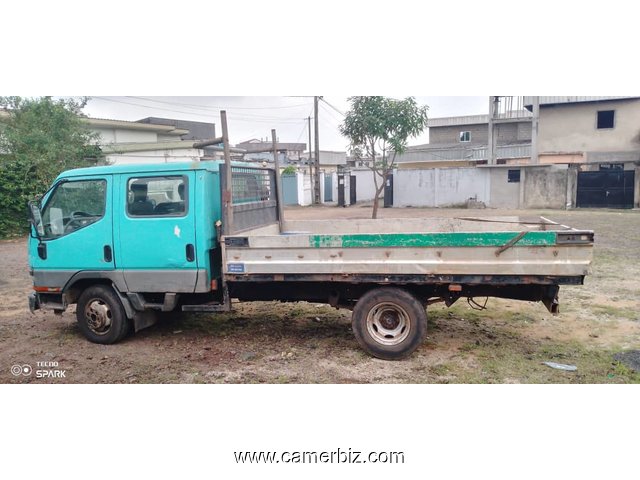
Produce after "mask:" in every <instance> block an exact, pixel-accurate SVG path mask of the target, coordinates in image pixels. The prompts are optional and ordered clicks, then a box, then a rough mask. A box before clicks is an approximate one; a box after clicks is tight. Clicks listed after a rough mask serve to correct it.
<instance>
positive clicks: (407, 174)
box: [393, 168, 490, 207]
mask: <svg viewBox="0 0 640 480" xmlns="http://www.w3.org/2000/svg"><path fill="white" fill-rule="evenodd" d="M393 180H394V182H393V200H394V202H393V203H394V206H398V207H407V206H413V207H448V206H452V205H459V204H462V203H466V202H467V200H469V198H476V199H477V200H478V201H480V202H484V203H489V196H490V189H489V186H490V185H489V172H487V171H484V170H480V169H477V168H433V169H428V170H404V169H402V170H397V171H396V172H395V174H394V177H393Z"/></svg>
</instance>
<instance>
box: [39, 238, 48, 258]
mask: <svg viewBox="0 0 640 480" xmlns="http://www.w3.org/2000/svg"><path fill="white" fill-rule="evenodd" d="M38 256H39V257H40V258H41V259H42V260H46V259H47V244H46V243H44V242H40V243H39V244H38Z"/></svg>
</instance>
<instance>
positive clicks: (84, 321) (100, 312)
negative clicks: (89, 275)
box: [76, 285, 129, 345]
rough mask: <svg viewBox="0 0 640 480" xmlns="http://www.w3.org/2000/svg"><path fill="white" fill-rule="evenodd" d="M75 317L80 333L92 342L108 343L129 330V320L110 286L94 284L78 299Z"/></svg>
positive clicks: (123, 335)
mask: <svg viewBox="0 0 640 480" xmlns="http://www.w3.org/2000/svg"><path fill="white" fill-rule="evenodd" d="M76 317H77V319H78V326H79V327H80V331H81V332H82V334H83V335H84V336H85V337H86V338H87V340H89V341H90V342H93V343H100V344H102V345H110V344H112V343H116V342H119V341H120V340H122V339H123V338H124V337H125V336H126V335H127V333H128V332H129V320H128V319H127V315H126V313H125V311H124V307H123V306H122V303H120V299H119V298H118V296H117V295H116V294H115V292H114V291H113V289H112V288H111V287H108V286H106V285H94V286H93V287H89V288H87V289H86V290H85V291H84V292H82V294H81V295H80V298H79V299H78V304H77V306H76Z"/></svg>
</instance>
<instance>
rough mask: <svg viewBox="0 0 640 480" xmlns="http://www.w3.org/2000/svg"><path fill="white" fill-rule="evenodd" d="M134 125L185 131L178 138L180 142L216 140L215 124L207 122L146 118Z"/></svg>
mask: <svg viewBox="0 0 640 480" xmlns="http://www.w3.org/2000/svg"><path fill="white" fill-rule="evenodd" d="M136 123H149V124H153V125H169V126H173V127H175V128H176V129H180V130H186V131H187V133H185V134H183V135H181V136H180V139H181V140H209V139H212V138H216V124H215V123H207V122H194V121H192V120H177V119H174V118H160V117H147V118H143V119H141V120H138V121H137V122H136Z"/></svg>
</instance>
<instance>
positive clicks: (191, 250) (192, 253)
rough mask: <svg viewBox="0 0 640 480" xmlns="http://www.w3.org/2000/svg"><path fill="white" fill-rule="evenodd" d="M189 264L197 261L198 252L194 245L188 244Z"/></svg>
mask: <svg viewBox="0 0 640 480" xmlns="http://www.w3.org/2000/svg"><path fill="white" fill-rule="evenodd" d="M186 250H187V262H193V261H194V260H195V259H196V250H195V248H194V247H193V244H191V243H188V244H187V249H186Z"/></svg>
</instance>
